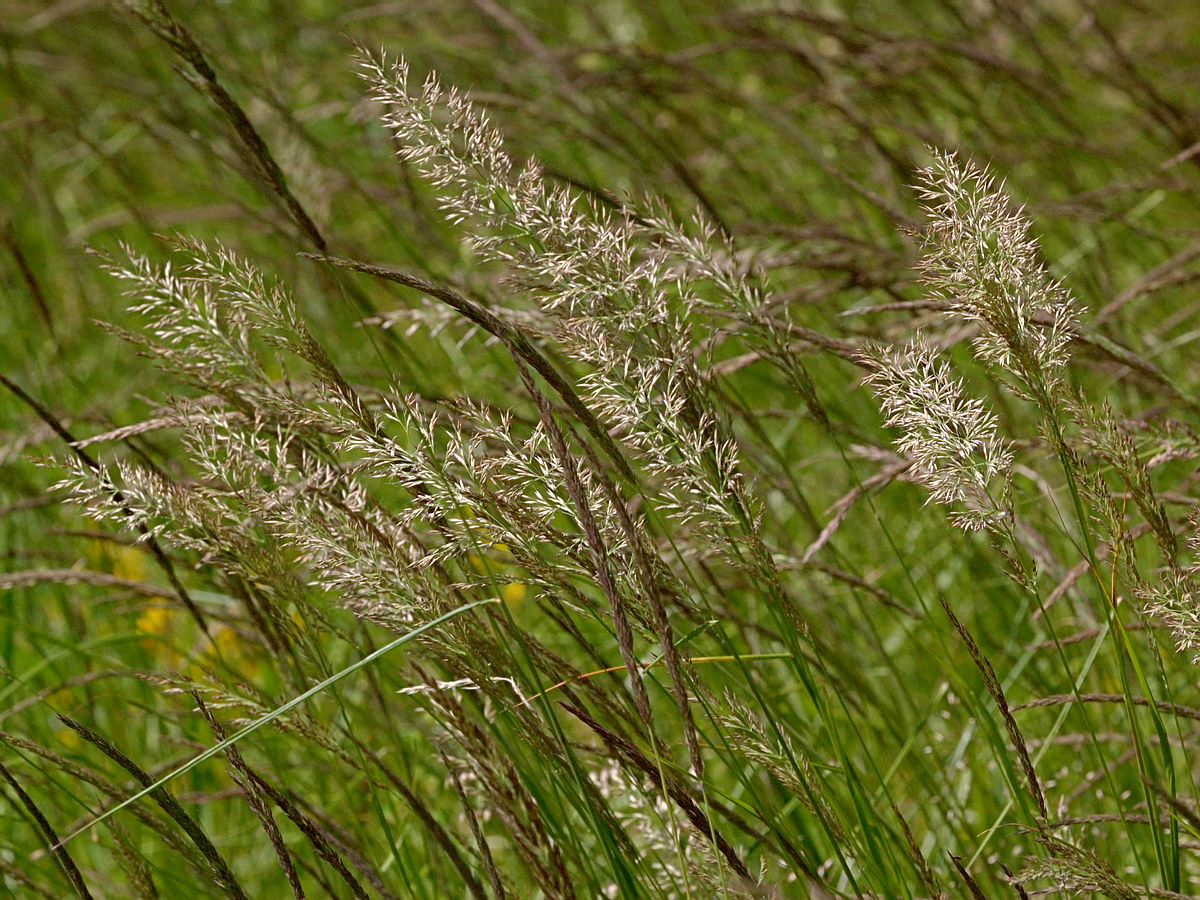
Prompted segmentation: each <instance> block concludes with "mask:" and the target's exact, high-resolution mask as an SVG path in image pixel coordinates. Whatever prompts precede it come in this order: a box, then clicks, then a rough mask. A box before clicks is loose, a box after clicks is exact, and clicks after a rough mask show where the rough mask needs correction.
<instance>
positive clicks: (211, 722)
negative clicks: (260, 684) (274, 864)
mask: <svg viewBox="0 0 1200 900" xmlns="http://www.w3.org/2000/svg"><path fill="white" fill-rule="evenodd" d="M190 694H191V697H192V699H193V700H194V701H195V702H196V708H197V709H199V710H200V715H202V716H204V721H205V722H207V723H208V727H209V730H210V731H212V733H213V737H215V738H216V739H217V740H218V741H223V740H225V738H226V737H228V735H227V734H226V732H225V728H224V726H222V725H221V723H220V722H219V721H218V720H217V717H216V716H214V715H213V714H212V712H211V711H210V710H209V708H208V707H207V706H206V705H205V703H204V699H203V698H202V697H201V696H200V694H199V693H197V692H196V691H191V692H190ZM224 755H225V758H226V759H227V760H229V765H230V767H231V768H232V769H233V771H232V772H230V776H231V777H232V778H233V779H234V781H235V782H237V783H238V786H239V787H240V788H241V789H242V791H243V792H244V794H245V797H246V803H247V805H249V807H250V809H251V811H252V812H253V813H254V816H255V818H257V819H258V821H259V824H261V825H262V828H263V831H264V832H266V835H267V840H268V841H270V843H271V849H272V850H274V851H275V858H276V859H278V860H279V867H280V868H281V869H282V870H283V877H284V878H286V879H287V883H288V887H290V888H291V889H292V894H293V896H295V898H296V900H304V886H303V885H302V884H301V883H300V877H299V875H297V874H296V867H295V865H294V864H293V863H292V857H291V854H289V853H288V849H287V845H286V844H285V843H284V842H283V835H282V834H281V833H280V832H279V826H278V825H277V824H276V823H275V817H274V816H273V815H272V814H271V807H270V806H268V805H267V801H266V799H265V798H264V796H263V792H262V791H261V790H259V788H258V786H257V785H256V784H255V783H254V781H253V780H252V779H251V778H250V775H251V772H250V767H249V766H248V765H246V761H245V759H243V758H242V754H241V752H240V751H239V750H238V748H237V747H235V746H232V745H230V746H229V747H226V748H225V751H224Z"/></svg>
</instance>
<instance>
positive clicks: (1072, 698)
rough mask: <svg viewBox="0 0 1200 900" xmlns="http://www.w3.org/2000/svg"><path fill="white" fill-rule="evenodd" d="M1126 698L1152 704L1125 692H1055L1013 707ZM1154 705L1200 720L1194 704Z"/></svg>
mask: <svg viewBox="0 0 1200 900" xmlns="http://www.w3.org/2000/svg"><path fill="white" fill-rule="evenodd" d="M1126 699H1128V701H1129V702H1130V703H1132V704H1133V705H1134V706H1145V707H1149V706H1150V701H1149V700H1147V699H1146V698H1145V697H1136V696H1135V697H1129V698H1126V697H1125V695H1124V694H1078V695H1076V694H1053V695H1051V696H1049V697H1039V698H1038V699H1036V700H1030V701H1029V702H1028V703H1020V704H1018V705H1017V706H1014V707H1013V711H1014V712H1015V711H1017V710H1022V709H1038V708H1040V707H1045V706H1062V705H1063V704H1064V703H1075V702H1080V703H1125V701H1126ZM1154 707H1155V709H1157V710H1158V711H1159V712H1165V713H1167V714H1168V715H1172V716H1178V717H1179V718H1181V719H1191V720H1192V721H1194V722H1200V709H1197V708H1196V707H1194V706H1180V705H1179V704H1178V703H1170V702H1168V701H1166V700H1155V701H1154Z"/></svg>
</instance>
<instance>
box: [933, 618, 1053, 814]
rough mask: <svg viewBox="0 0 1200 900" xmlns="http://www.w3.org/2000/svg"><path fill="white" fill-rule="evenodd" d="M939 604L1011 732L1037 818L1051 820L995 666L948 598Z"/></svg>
mask: <svg viewBox="0 0 1200 900" xmlns="http://www.w3.org/2000/svg"><path fill="white" fill-rule="evenodd" d="M938 602H939V603H941V605H942V609H943V610H944V611H945V613H946V616H947V617H948V618H949V619H950V624H952V625H953V626H954V630H955V631H957V632H958V635H959V637H961V638H962V639H963V643H965V644H966V645H967V653H968V654H970V656H971V659H972V661H974V663H975V666H976V668H978V669H979V672H980V674H981V675H983V684H984V687H986V688H987V692H988V693H989V694H991V695H992V700H994V701H995V703H996V707H997V708H998V709H999V710H1000V717H1001V718H1002V719H1003V720H1004V730H1005V731H1007V732H1008V739H1009V740H1010V741H1011V742H1012V745H1013V749H1014V750H1016V751H1017V757H1018V759H1019V760H1020V763H1021V769H1022V771H1023V772H1024V773H1025V781H1026V783H1027V785H1028V787H1029V793H1030V794H1031V795H1032V796H1033V800H1034V802H1035V803H1036V804H1037V809H1038V814H1039V815H1040V816H1041V818H1042V819H1048V818H1049V817H1050V813H1049V812H1048V811H1047V809H1046V797H1045V795H1044V794H1043V793H1042V785H1041V782H1040V781H1038V777H1037V771H1036V770H1035V769H1034V768H1033V760H1032V759H1030V757H1029V748H1028V747H1027V746H1026V745H1025V736H1024V735H1023V734H1021V729H1020V728H1018V727H1017V720H1016V719H1014V718H1013V715H1012V710H1011V709H1010V707H1009V705H1008V699H1007V698H1006V697H1005V696H1004V688H1003V687H1001V685H1000V679H999V678H997V677H996V670H995V669H993V668H992V664H991V663H990V662H989V661H988V658H987V657H986V656H984V655H983V651H982V650H980V649H979V645H978V644H976V643H975V639H974V638H973V637H971V633H970V632H969V631H967V629H966V626H964V625H963V623H962V622H961V621H959V618H958V616H956V615H955V614H954V610H952V609H951V608H950V604H949V603H947V602H946V598H945V597H942V596H939V597H938Z"/></svg>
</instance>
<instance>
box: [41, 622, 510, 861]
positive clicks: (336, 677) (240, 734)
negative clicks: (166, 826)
mask: <svg viewBox="0 0 1200 900" xmlns="http://www.w3.org/2000/svg"><path fill="white" fill-rule="evenodd" d="M498 602H499V601H498V600H495V599H489V600H477V601H476V602H474V603H468V604H466V605H464V606H460V607H458V608H457V609H453V610H451V611H450V612H448V613H446V614H445V615H443V616H439V617H438V618H436V619H434V620H433V621H432V622H427V623H425V624H424V625H422V626H421V627H420V628H415V629H413V630H412V631H410V632H408V634H404V635H401V636H400V637H398V638H396V640H394V641H392V642H390V643H388V644H384V645H383V646H382V647H380V648H379V649H378V650H376V651H375V652H374V653H369V654H367V655H366V656H364V657H363V658H362V659H360V660H359V661H358V662H356V663H352V664H351V665H349V666H347V667H346V668H344V669H342V670H341V671H339V672H335V673H334V674H333V675H330V676H329V677H328V678H326V679H325V680H324V681H322V682H320V683H319V684H315V685H313V686H312V687H311V688H309V689H308V690H307V691H305V692H304V693H302V694H299V695H297V696H295V697H293V698H292V699H291V700H289V701H288V702H287V703H285V704H283V705H282V706H279V707H276V708H275V709H273V710H271V712H269V713H267V714H266V715H265V716H261V717H260V718H258V719H255V720H254V721H253V722H251V723H250V724H249V725H246V726H244V727H243V728H240V729H239V730H237V731H236V732H234V733H233V734H231V735H230V736H229V737H227V738H226V739H225V740H223V741H221V742H220V743H218V744H214V745H213V746H212V747H209V748H208V749H207V750H205V751H204V752H203V753H200V754H199V755H197V756H194V757H192V758H191V759H190V760H188V761H187V762H185V763H184V764H183V765H181V766H179V767H178V768H176V769H173V770H172V771H170V772H168V773H167V774H166V775H164V776H163V777H162V778H160V779H158V780H157V781H156V782H154V783H153V784H151V785H148V786H147V787H145V788H143V789H142V790H140V791H138V792H137V793H136V794H134V795H132V796H131V797H128V798H127V799H125V800H122V801H121V802H120V803H118V804H117V805H116V806H114V807H113V808H112V809H110V810H107V811H105V812H104V813H103V814H102V815H99V816H97V817H96V818H94V819H92V820H91V821H90V822H88V823H86V824H84V825H82V826H80V827H79V828H77V829H75V831H72V832H71V833H70V834H68V835H67V836H66V837H65V838H63V839H62V840H60V841H59V842H58V843H57V844H55V845H54V847H53V848H52V849H54V850H57V849H58V848H60V847H62V846H63V845H64V844H66V843H67V842H68V841H70V840H72V839H73V838H76V837H78V836H79V835H81V834H83V833H84V832H85V831H87V830H89V829H91V828H93V827H95V826H96V825H99V824H100V823H101V822H103V821H104V820H105V819H107V818H108V817H109V816H112V815H113V814H115V813H118V812H120V811H121V810H123V809H124V808H125V807H127V806H129V805H130V804H132V803H136V802H137V801H138V800H140V799H142V798H143V797H145V796H146V795H147V794H149V793H150V792H151V791H155V790H157V789H158V788H160V787H162V786H163V785H164V784H166V783H167V782H168V781H170V780H172V779H173V778H176V777H178V776H179V775H183V774H184V773H186V772H190V771H191V770H192V769H194V768H195V767H196V766H198V765H200V763H202V762H204V761H205V760H206V759H211V758H212V757H214V756H216V755H217V754H218V753H220V752H221V751H222V750H224V749H225V748H226V747H228V746H230V745H231V744H235V743H237V742H238V741H240V740H241V739H242V738H244V737H246V736H247V735H248V734H251V733H252V732H255V731H257V730H258V729H259V728H261V727H262V726H264V725H268V724H270V723H271V722H273V721H274V720H275V719H277V718H279V717H280V716H281V715H283V714H284V713H286V712H288V711H289V710H292V709H294V708H296V707H297V706H299V705H300V704H301V703H303V702H304V701H305V700H308V699H310V698H311V697H314V696H316V695H317V694H319V693H321V691H323V690H325V689H326V688H327V687H329V686H330V685H333V684H337V682H339V681H341V680H342V679H343V678H345V677H346V676H347V675H350V674H352V673H353V672H356V671H358V670H359V669H361V668H362V667H363V666H365V665H367V664H368V663H371V662H374V661H375V660H377V659H378V658H379V657H381V656H383V655H384V654H385V653H387V652H388V651H389V650H393V649H395V648H396V647H399V646H400V645H401V644H404V643H407V642H408V641H410V640H412V639H413V638H415V637H419V636H420V635H422V634H424V633H425V632H426V631H429V630H430V629H432V628H434V627H436V626H438V625H441V624H442V623H443V622H448V621H449V620H450V619H453V618H455V617H457V616H460V615H462V614H463V613H465V612H468V611H470V610H472V609H475V608H476V607H479V606H484V605H486V604H489V603H498Z"/></svg>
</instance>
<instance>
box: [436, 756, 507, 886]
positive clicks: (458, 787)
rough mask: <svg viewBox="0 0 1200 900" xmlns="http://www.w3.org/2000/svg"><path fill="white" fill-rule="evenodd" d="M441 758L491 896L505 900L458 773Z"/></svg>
mask: <svg viewBox="0 0 1200 900" xmlns="http://www.w3.org/2000/svg"><path fill="white" fill-rule="evenodd" d="M441 757H442V763H443V765H445V767H446V771H447V772H449V773H450V783H451V784H452V785H453V786H454V792H455V793H456V794H458V799H459V802H460V803H461V805H462V810H463V816H464V817H465V818H466V820H467V826H468V827H469V828H470V829H471V837H473V838H474V839H475V846H476V847H477V848H478V850H479V858H480V860H481V861H482V863H483V870H484V871H485V872H486V873H487V877H488V885H489V886H490V887H491V889H492V896H493V897H494V898H495V900H505V896H506V895H505V892H504V882H503V881H502V880H501V878H500V870H499V869H497V868H496V860H495V858H494V857H493V856H492V850H491V848H490V847H488V843H487V838H486V837H484V835H483V829H482V828H480V827H479V817H478V816H476V815H475V810H474V809H473V808H472V807H471V803H470V800H469V799H468V798H467V792H466V789H465V788H463V786H462V781H461V780H460V779H459V777H458V772H456V771H455V769H454V766H453V765H452V764H451V762H450V760H449V758H447V756H446V754H445V753H442V754H441Z"/></svg>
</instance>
